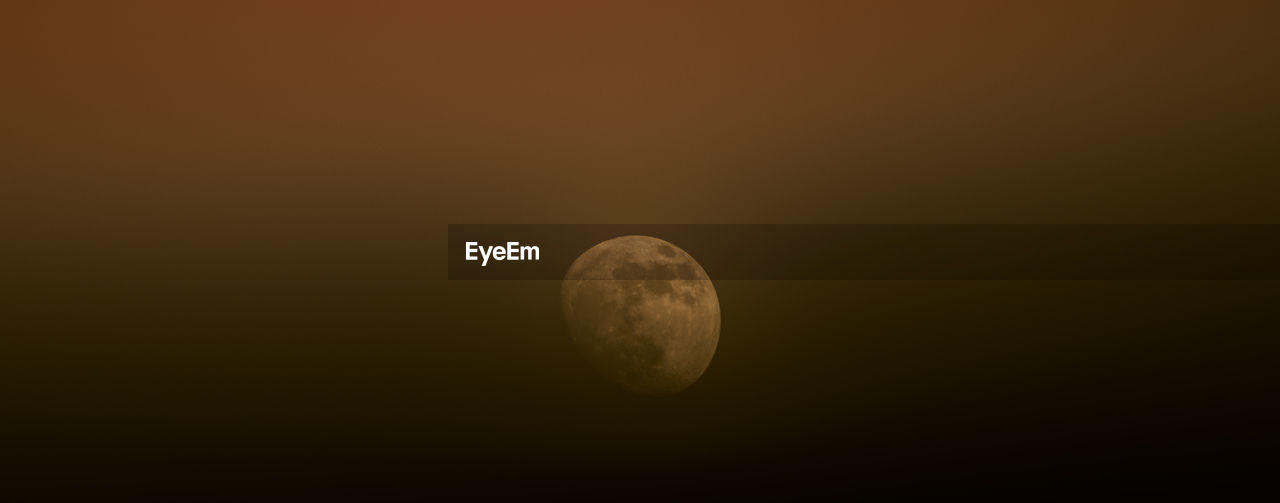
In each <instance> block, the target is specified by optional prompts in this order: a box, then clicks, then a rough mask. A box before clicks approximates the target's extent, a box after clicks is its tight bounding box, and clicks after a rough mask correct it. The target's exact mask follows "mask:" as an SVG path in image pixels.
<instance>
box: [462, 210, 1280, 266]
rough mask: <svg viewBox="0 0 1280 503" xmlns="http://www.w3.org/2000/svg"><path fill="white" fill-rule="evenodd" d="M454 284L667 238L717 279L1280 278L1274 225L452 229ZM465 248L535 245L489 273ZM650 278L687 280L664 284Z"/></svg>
mask: <svg viewBox="0 0 1280 503" xmlns="http://www.w3.org/2000/svg"><path fill="white" fill-rule="evenodd" d="M448 232H449V239H448V246H449V250H448V257H449V264H448V266H449V279H451V280H560V279H563V278H564V274H565V271H567V270H568V268H569V265H570V264H571V263H572V262H573V260H574V259H576V258H577V257H578V256H579V255H580V254H582V252H584V251H586V250H587V249H589V248H590V247H592V246H594V245H596V244H598V243H600V242H602V241H605V240H608V239H611V238H614V237H619V236H626V235H645V236H653V237H656V238H660V239H663V240H666V241H668V242H671V243H672V244H675V245H676V246H678V247H680V248H681V249H683V250H685V251H686V252H688V253H689V254H690V255H692V256H693V257H694V259H696V260H697V261H698V263H699V264H701V265H702V267H703V268H704V269H705V270H706V271H707V274H708V275H709V276H710V277H711V279H713V280H1277V279H1280V264H1277V262H1278V259H1280V226H1277V225H1267V224H1240V225H1235V224H1139V225H1129V224H1043V225H1041V224H841V225H826V224H797V225H772V224H617V225H614V224H450V225H449V229H448ZM467 242H476V243H478V245H480V246H503V245H505V244H506V243H508V242H518V243H520V244H521V245H525V246H537V247H538V249H539V256H538V260H536V261H534V260H524V261H506V260H504V261H497V260H491V261H489V262H488V264H487V265H484V266H482V265H481V262H480V261H478V260H477V261H468V260H466V259H465V257H464V254H465V247H466V243H467ZM650 279H681V278H676V277H654V278H650Z"/></svg>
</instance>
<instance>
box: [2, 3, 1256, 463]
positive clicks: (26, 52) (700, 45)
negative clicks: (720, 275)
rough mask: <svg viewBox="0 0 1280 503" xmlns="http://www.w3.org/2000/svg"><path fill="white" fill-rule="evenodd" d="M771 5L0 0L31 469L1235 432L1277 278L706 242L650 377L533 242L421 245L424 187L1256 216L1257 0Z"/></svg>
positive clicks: (1078, 455) (888, 449)
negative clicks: (599, 335) (485, 251)
mask: <svg viewBox="0 0 1280 503" xmlns="http://www.w3.org/2000/svg"><path fill="white" fill-rule="evenodd" d="M800 3H802V4H803V5H797V2H776V3H763V2H715V3H712V2H698V3H697V4H696V5H689V4H690V2H671V3H666V2H643V3H641V2H637V3H629V4H625V5H624V4H620V3H609V4H608V5H601V3H599V2H575V3H565V2H386V3H381V2H379V3H376V4H370V3H337V2H287V3H286V2H274V3H269V4H268V3H264V2H217V3H214V2H207V3H202V4H200V5H197V4H195V3H191V2H153V3H143V2H24V3H20V4H14V5H8V6H6V7H4V8H3V15H0V41H2V42H3V43H0V57H3V61H4V65H5V71H4V72H3V73H4V78H3V79H0V105H2V106H3V110H4V113H3V116H2V117H3V118H0V134H2V135H3V137H4V138H5V141H4V148H3V149H2V150H0V166H3V169H2V170H0V206H2V207H3V208H4V210H3V211H0V226H2V227H0V229H2V230H3V232H4V234H5V236H6V238H5V239H4V240H3V244H4V249H3V250H0V258H2V259H3V260H4V262H5V263H6V264H8V266H9V267H7V272H6V277H7V280H6V281H5V282H4V287H3V304H2V306H3V307H2V309H3V310H4V317H5V319H6V320H7V321H6V325H8V326H9V328H6V329H3V330H2V331H3V332H5V333H6V334H5V343H4V344H5V346H7V348H6V349H5V350H4V352H3V354H4V355H5V356H6V359H9V358H13V359H14V360H16V361H15V362H12V363H7V364H5V365H3V366H0V373H3V374H5V375H4V376H3V379H2V381H0V382H3V383H4V384H3V386H4V388H5V389H6V395H7V396H8V397H9V398H6V399H5V400H4V401H5V402H7V403H9V404H11V405H12V406H14V407H15V409H17V410H18V411H19V414H18V416H19V419H20V421H19V422H20V423H22V427H21V428H19V429H17V430H11V432H14V431H16V432H18V434H17V435H16V437H17V438H14V439H13V442H11V443H10V445H14V446H17V447H15V448H18V449H22V450H21V452H22V453H25V454H24V455H26V456H28V457H29V459H31V460H32V461H31V463H29V466H30V467H32V471H31V473H32V474H38V475H39V476H34V477H26V478H25V480H28V481H30V480H37V481H39V480H47V481H50V482H49V483H50V484H57V482H56V480H57V477H58V476H57V474H61V473H76V474H78V475H77V477H79V478H78V480H89V481H97V482H103V481H106V482H105V483H110V484H125V483H128V482H122V481H133V482H138V483H140V484H141V483H142V482H139V481H145V480H148V479H149V478H160V479H163V480H169V481H189V480H238V481H246V480H247V481H251V482H252V481H270V480H273V479H274V478H277V477H283V478H285V479H288V480H291V481H298V482H301V483H315V482H316V481H332V480H334V479H343V478H344V477H345V478H354V479H355V480H356V482H354V484H356V485H359V484H360V483H361V482H364V481H367V480H370V479H374V478H376V477H375V475H371V474H379V473H382V474H385V473H391V474H396V476H397V477H398V478H397V481H399V482H407V483H408V485H412V483H413V482H415V481H419V480H420V479H422V478H430V475H437V476H438V475H440V473H442V472H441V471H442V470H444V471H446V472H448V473H452V474H455V475H457V474H462V475H466V476H473V475H475V474H476V473H481V472H483V471H484V470H492V471H493V472H494V473H503V474H517V473H519V474H524V475H528V474H529V473H533V474H534V475H537V474H543V473H550V472H556V471H558V470H560V472H558V473H561V474H562V475H563V473H573V472H574V470H577V469H587V468H589V469H590V470H598V472H591V473H597V474H599V473H606V472H608V469H609V468H608V467H610V466H613V465H609V464H608V463H607V462H614V463H620V464H621V465H620V466H623V467H635V466H643V467H645V468H646V469H657V468H655V467H661V468H663V469H667V468H670V469H672V470H676V469H677V468H684V467H695V468H696V469H699V470H709V473H718V474H729V473H737V474H742V473H748V474H752V475H753V476H757V477H756V478H759V479H768V477H767V476H766V475H768V474H770V473H773V472H771V471H770V468H769V467H770V466H771V465H770V463H772V462H776V461H777V460H779V459H792V460H794V459H803V460H805V462H806V463H809V464H807V465H803V466H804V468H803V469H796V471H795V472H794V473H791V475H796V474H798V473H803V474H805V476H806V477H808V478H811V479H813V480H818V481H824V482H828V483H830V482H832V481H837V482H838V481H842V480H845V479H847V478H849V477H853V478H855V479H856V478H857V477H858V476H866V477H869V478H871V479H877V480H907V479H910V478H912V477H913V476H921V475H920V474H932V475H939V476H941V475H942V474H947V475H948V476H952V475H955V476H959V475H957V474H956V473H952V472H950V471H948V468H947V467H956V466H961V467H966V468H965V470H968V471H964V470H962V472H963V473H964V474H967V475H975V474H977V475H989V474H991V473H996V472H1002V471H1003V472H1002V473H1008V472H1009V471H1010V470H1014V471H1016V470H1024V471H1025V470H1026V469H1028V468H1027V467H1029V466H1040V465H1043V464H1046V463H1047V464H1049V466H1051V467H1052V469H1047V470H1045V472H1044V473H1062V471H1063V470H1066V468H1065V467H1081V466H1086V467H1087V466H1094V465H1096V464H1097V463H1098V460H1100V459H1112V458H1114V459H1118V460H1121V461H1125V462H1127V461H1131V460H1135V459H1143V460H1146V459H1158V458H1165V459H1178V460H1184V458H1179V457H1177V455H1185V456H1186V458H1185V460H1194V459H1203V458H1204V457H1207V456H1209V455H1211V454H1213V453H1217V454H1222V453H1224V452H1225V453H1229V454H1231V455H1232V456H1233V457H1239V456H1235V455H1236V454H1241V453H1244V452H1247V451H1249V449H1250V447H1248V446H1250V445H1252V442H1253V440H1255V437H1256V436H1257V434H1258V432H1257V430H1256V429H1250V428H1248V427H1244V426H1241V425H1246V424H1247V423H1248V418H1251V417H1254V412H1255V411H1254V407H1255V402H1256V399H1257V398H1258V397H1260V396H1262V394H1263V391H1262V390H1263V387H1262V384H1261V379H1262V378H1261V376H1262V375H1263V374H1262V372H1263V370H1262V369H1263V368H1265V367H1266V365H1264V364H1263V362H1262V361H1261V355H1262V354H1263V352H1262V351H1260V350H1259V349H1258V345H1260V344H1261V342H1262V341H1261V340H1260V339H1258V337H1257V336H1256V335H1251V334H1257V333H1267V332H1266V331H1259V330H1256V329H1251V328H1249V327H1250V324H1251V323H1264V322H1269V323H1274V320H1272V319H1271V318H1270V317H1268V316H1266V315H1265V309H1266V304H1267V303H1266V302H1265V299H1267V298H1272V299H1274V298H1275V292H1274V291H1273V290H1274V288H1275V287H1274V286H1273V285H1272V284H1271V283H1254V284H1248V285H1244V284H1238V283H1231V282H1222V283H1182V282H1156V283H1145V282H1099V283H1089V282H1083V283H1071V282H1043V283H1035V282H1032V283H1019V282H1012V283H1004V282H749V281H744V282H721V283H718V286H717V288H718V290H719V292H720V297H721V299H722V310H723V313H724V333H723V338H722V347H721V351H720V353H719V354H718V355H717V357H716V358H717V360H716V361H714V362H713V364H712V367H711V368H710V369H709V370H708V373H707V374H706V376H705V378H704V381H703V382H700V383H699V384H698V385H695V387H694V388H691V389H690V390H689V392H687V393H684V394H681V395H678V396H677V397H674V398H673V399H672V400H670V401H667V402H652V401H637V400H634V399H632V398H630V397H626V396H623V395H620V394H618V393H616V392H614V391H613V390H611V389H610V388H608V387H607V385H606V384H605V383H603V382H600V381H599V380H598V379H596V378H595V377H594V376H593V375H592V374H590V372H589V369H587V368H586V366H585V364H584V363H583V362H581V361H579V359H578V358H577V355H575V354H573V353H572V348H571V347H570V346H569V343H568V340H567V338H566V337H564V334H563V330H562V328H561V327H560V326H559V325H558V323H559V322H558V320H557V318H556V316H557V314H556V313H557V311H556V303H557V302H558V301H557V299H556V297H555V292H556V289H557V285H556V284H555V283H554V282H533V281H530V282H509V283H493V282H486V283H469V282H448V281H446V280H445V279H444V278H445V274H446V261H445V255H444V253H445V249H444V241H445V232H446V228H445V224H447V223H696V222H701V223H1274V222H1276V221H1277V220H1278V219H1280V203H1278V202H1277V201H1278V199H1277V198H1276V197H1275V194H1276V193H1277V188H1278V187H1280V170H1277V169H1276V166H1277V165H1280V143H1277V141H1276V138H1277V137H1280V121H1278V120H1277V117H1280V97H1278V96H1277V93H1276V90H1277V89H1280V65H1276V64H1275V58H1276V54H1277V52H1280V30H1277V29H1276V22H1275V20H1276V19H1278V18H1280V6H1277V5H1276V4H1274V3H1272V2H1257V1H1239V2H1237V1H1226V2H1190V1H1174V2H1053V3H1049V2H800ZM677 244H678V243H677ZM1271 333H1274V331H1271ZM10 349H12V350H10ZM1213 411H1217V412H1213ZM1215 414H1216V415H1215ZM1162 418H1163V419H1162ZM1169 418H1173V419H1169ZM1214 418H1216V419H1214ZM1179 438H1181V439H1187V442H1186V443H1185V445H1184V444H1179V443H1177V442H1175V441H1173V440H1171V439H1179ZM857 452H871V453H874V455H865V456H858V455H854V454H853V453H857ZM1171 456H1172V457H1171ZM65 463H71V464H73V465H76V466H77V467H78V469H77V470H74V471H68V470H70V469H69V468H65V467H63V465H64V464H65ZM735 463H739V464H735ZM1054 463H1057V464H1054ZM1173 465H1174V463H1172V462H1171V463H1170V465H1169V466H1173ZM1178 466H1182V467H1183V468H1181V469H1182V470H1184V471H1187V470H1191V468H1186V466H1187V465H1186V464H1185V463H1184V464H1182V465H1178ZM468 467H477V468H476V470H470V469H469V468H468ZM673 467H674V468H673ZM690 469H694V468H690ZM449 470H453V471H449ZM504 470H505V471H504ZM530 470H532V471H530ZM538 470H544V471H541V472H540V471H538ZM621 471H623V472H625V471H626V470H625V469H624V470H621ZM677 471H678V470H677ZM1148 472H1149V473H1151V474H1156V475H1162V474H1165V473H1167V472H1168V470H1164V469H1163V468H1162V467H1161V466H1155V465H1153V467H1152V468H1150V470H1148ZM1019 473H1021V472H1019ZM1044 473H1040V474H1039V475H1044ZM1098 473H1100V474H1101V475H1098V477H1100V478H1105V477H1106V476H1109V474H1111V473H1112V472H1107V471H1100V472H1098ZM1117 473H1118V472H1117ZM353 474H354V475H353ZM859 474H860V475H859ZM362 477H365V478H362ZM530 477H531V478H532V477H533V476H530ZM462 479H466V477H465V476H464V477H462ZM783 479H785V477H783ZM811 481H812V480H811Z"/></svg>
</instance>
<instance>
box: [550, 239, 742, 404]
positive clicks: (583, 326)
mask: <svg viewBox="0 0 1280 503" xmlns="http://www.w3.org/2000/svg"><path fill="white" fill-rule="evenodd" d="M560 307H561V310H562V311H563V312H564V319H565V322H566V323H567V324H568V326H569V334H570V336H571V337H572V338H573V342H574V345H576V346H577V347H578V349H579V351H580V352H581V353H582V354H583V356H585V357H586V359H587V360H588V361H589V362H590V363H591V366H592V367H595V369H596V370H597V371H599V372H600V373H601V374H603V375H604V376H605V377H606V378H608V379H609V380H610V381H613V382H614V383H616V384H618V385H619V386H621V387H622V388H623V389H625V390H627V391H630V392H632V393H637V394H641V395H670V394H673V393H677V392H680V391H681V390H683V389H685V388H687V387H689V386H690V385H691V384H693V383H694V381H697V380H698V378H699V377H701V376H702V373H703V372H704V371H706V369H707V365H708V364H710V363H711V357H712V356H714V355H715V352H716V345H717V344H718V343H719V341H720V299H719V298H718V297H717V296H716V289H715V286H714V285H712V284H711V278H709V277H708V276H707V272H706V271H705V270H703V269H702V266H701V265H699V264H698V262H697V261H696V260H694V259H693V257H691V256H689V254H688V253H685V251H684V250H681V249H680V248H679V247H677V246H676V245H673V244H671V243H668V242H666V241H663V240H661V239H658V238H654V237H649V236H622V237H617V238H613V239H610V240H608V241H604V242H602V243H600V244H597V245H595V246H593V247H591V249H589V250H587V251H586V252H583V254H582V255H581V256H579V257H578V258H577V260H574V261H573V265H570V266H569V272H568V273H566V274H565V278H564V282H563V283H561V285H560Z"/></svg>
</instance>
